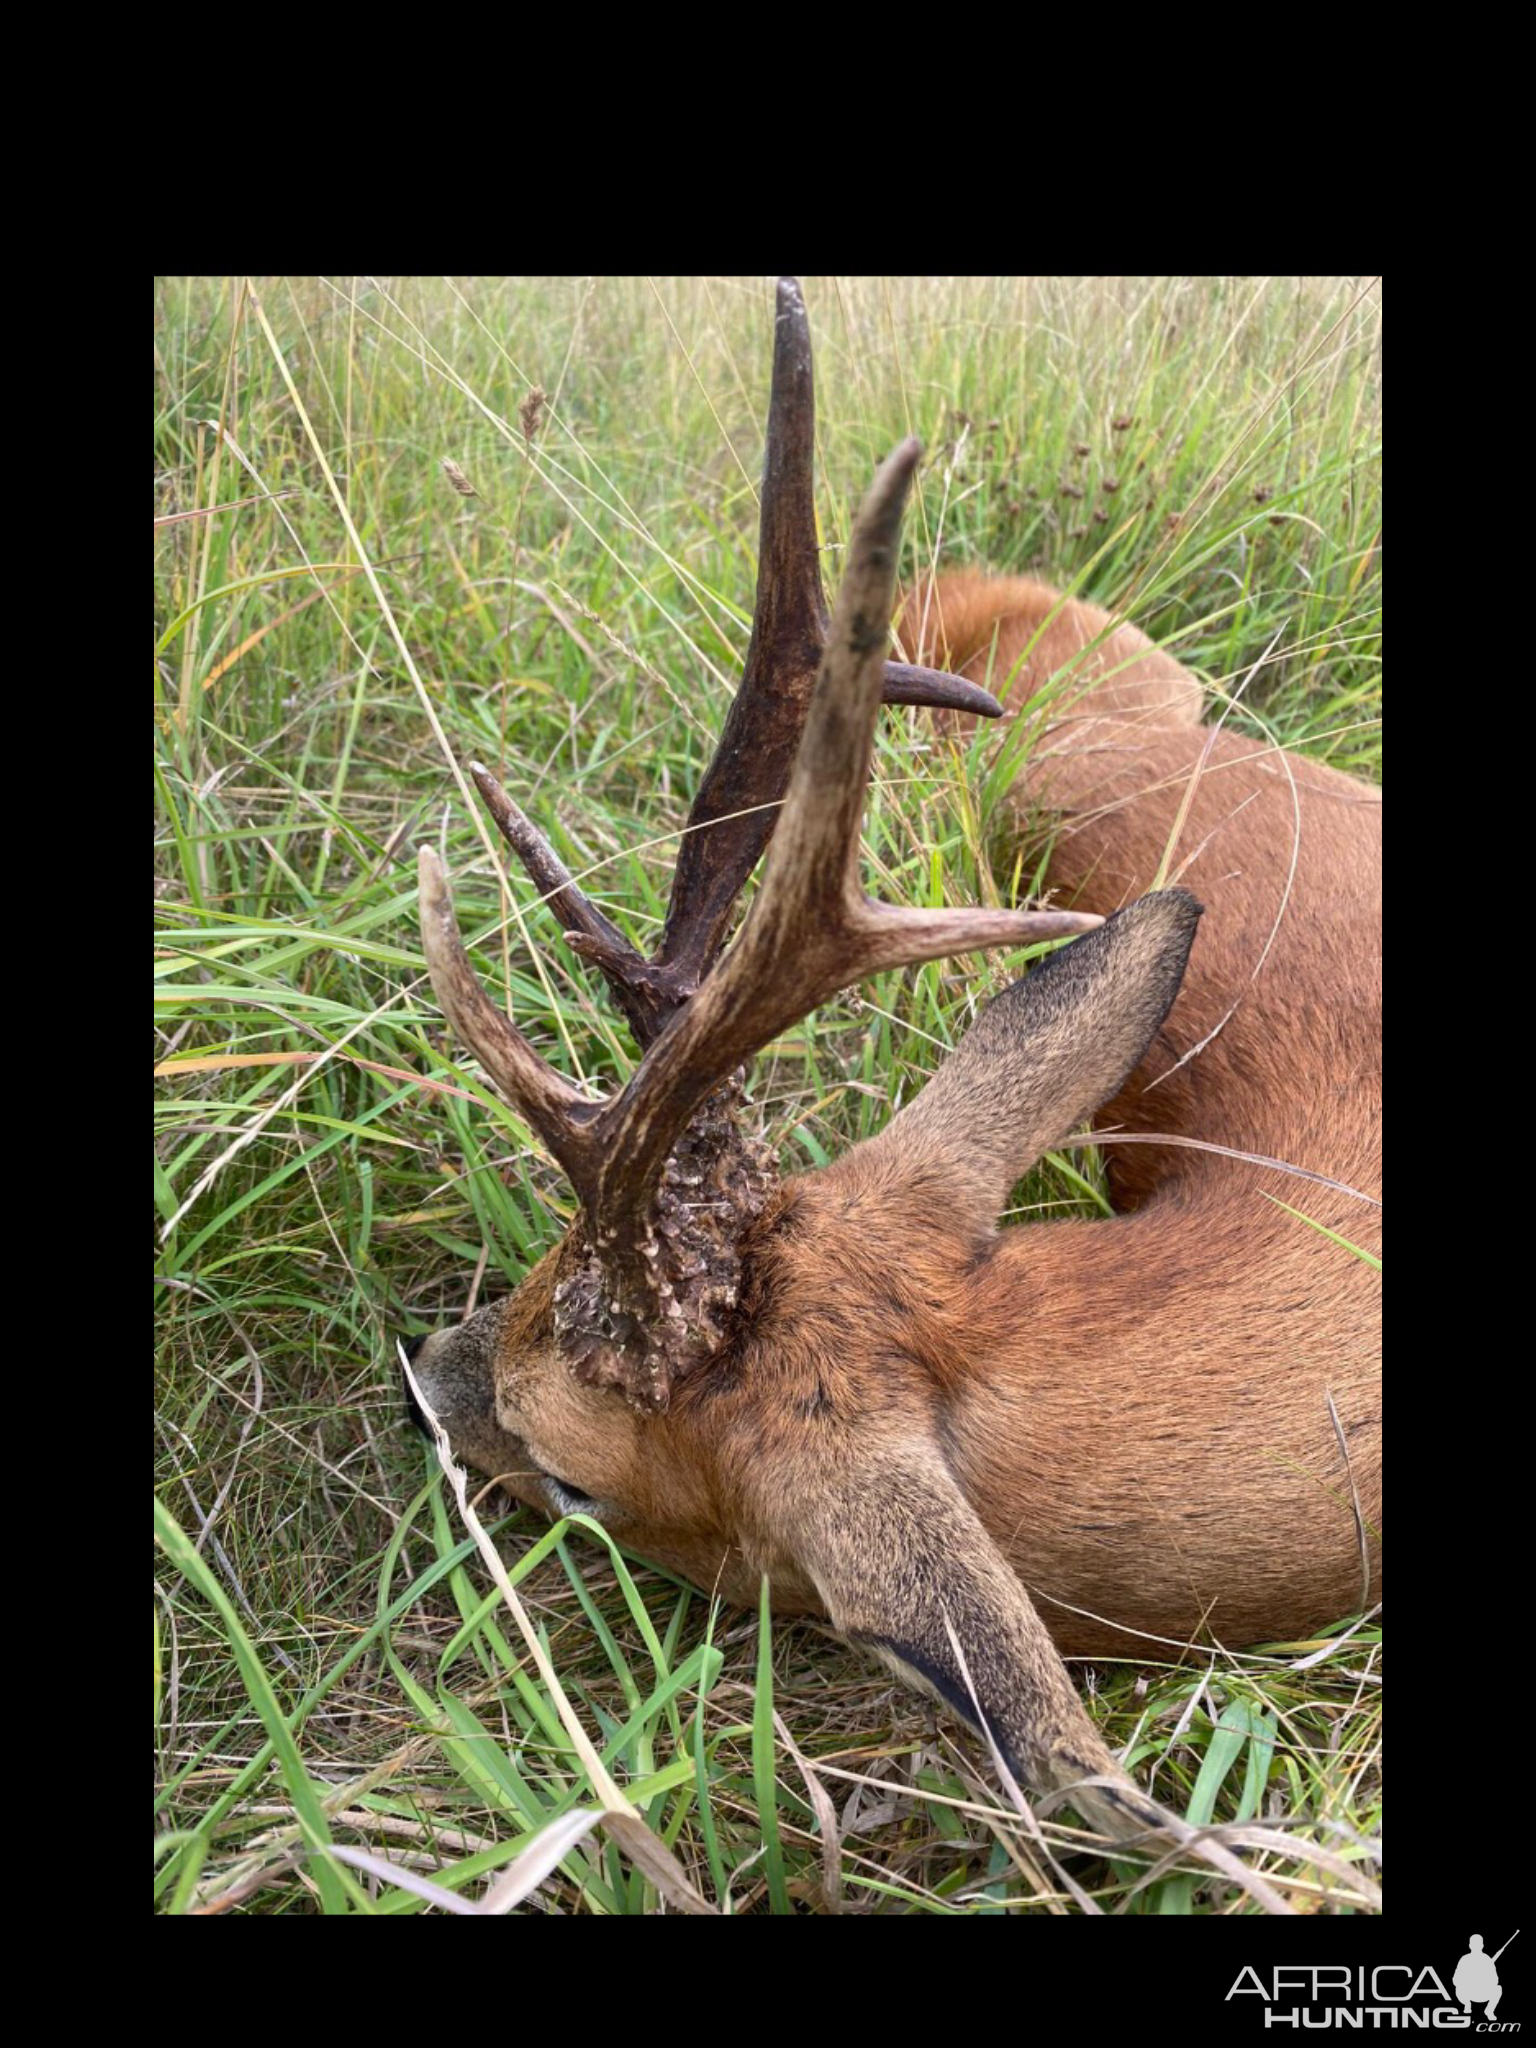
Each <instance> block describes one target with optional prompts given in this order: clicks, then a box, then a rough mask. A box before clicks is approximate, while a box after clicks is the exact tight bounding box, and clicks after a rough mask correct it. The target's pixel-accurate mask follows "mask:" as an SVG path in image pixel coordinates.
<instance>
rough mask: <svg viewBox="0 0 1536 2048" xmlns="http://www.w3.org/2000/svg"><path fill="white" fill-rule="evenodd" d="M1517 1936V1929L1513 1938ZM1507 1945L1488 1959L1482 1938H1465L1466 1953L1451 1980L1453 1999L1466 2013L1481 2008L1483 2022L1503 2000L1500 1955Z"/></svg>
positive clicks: (1478, 1935) (1510, 1938)
mask: <svg viewBox="0 0 1536 2048" xmlns="http://www.w3.org/2000/svg"><path fill="white" fill-rule="evenodd" d="M1519 1932H1520V1930H1519V1928H1518V1927H1517V1928H1516V1929H1515V1934H1518V1933H1519ZM1515 1934H1512V1935H1511V1936H1510V1937H1509V1941H1513V1940H1514V1938H1515ZM1509 1941H1506V1942H1505V1944H1504V1948H1501V1949H1499V1950H1497V1951H1496V1953H1495V1954H1493V1955H1491V1956H1490V1955H1485V1954H1484V1953H1483V1937H1482V1936H1481V1935H1480V1934H1472V1935H1468V1937H1467V1952H1466V1954H1465V1955H1464V1956H1463V1957H1462V1959H1461V1961H1460V1962H1459V1963H1458V1964H1457V1965H1456V1974H1455V1976H1454V1977H1453V1978H1452V1979H1451V1982H1452V1984H1453V1985H1454V1986H1455V1989H1456V1996H1457V1997H1458V1998H1459V1999H1460V2000H1461V2009H1462V2011H1463V2012H1466V2013H1469V2012H1471V2010H1472V2008H1473V2006H1474V2005H1481V2006H1482V2008H1483V2018H1484V2019H1485V2020H1491V2019H1493V2018H1494V2016H1495V2015H1496V2014H1497V2012H1498V2010H1499V2000H1500V1999H1501V1998H1502V1997H1503V1996H1504V1992H1503V1988H1502V1987H1501V1985H1500V1983H1499V1957H1500V1956H1501V1955H1503V1953H1504V1949H1505V1948H1508V1947H1509Z"/></svg>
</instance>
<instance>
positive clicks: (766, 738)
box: [654, 277, 827, 999]
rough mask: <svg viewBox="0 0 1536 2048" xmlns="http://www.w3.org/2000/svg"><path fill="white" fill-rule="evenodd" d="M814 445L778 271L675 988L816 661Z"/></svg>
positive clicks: (797, 300)
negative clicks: (761, 431) (763, 418)
mask: <svg viewBox="0 0 1536 2048" xmlns="http://www.w3.org/2000/svg"><path fill="white" fill-rule="evenodd" d="M815 450H816V386H815V377H814V371H813V367H812V359H811V329H810V322H809V321H808V320H807V318H806V312H805V300H804V298H803V297H802V296H801V292H800V286H799V284H798V282H797V281H796V280H795V279H794V278H792V277H781V278H780V279H779V284H778V295H777V310H776V317H775V320H774V329H773V381H772V386H771V390H770V394H769V399H768V437H767V446H766V449H765V451H764V456H763V487H762V502H761V514H760V517H759V522H758V547H757V595H756V599H755V601H754V604H753V611H752V638H751V640H750V642H749V643H748V647H747V659H746V666H745V667H744V668H743V670H742V676H741V683H740V686H739V687H738V689H737V691H736V695H735V697H734V698H733V699H732V700H731V708H730V711H729V712H728V713H727V715H726V720H725V725H724V728H723V729H722V731H721V734H720V742H719V745H718V746H717V747H716V749H715V757H714V759H713V760H712V761H711V762H710V764H709V768H708V770H707V772H706V773H705V776H704V780H703V782H702V783H701V784H700V785H699V791H698V795H697V796H696V797H695V798H694V802H693V809H692V810H691V811H690V812H689V814H688V827H687V831H686V832H685V834H684V837H683V843H682V847H681V849H680V851H679V854H678V860H677V868H676V871H675V873H674V875H673V877H672V897H671V901H670V903H669V904H668V906H667V922H666V927H665V929H664V931H663V933H662V938H661V944H660V946H659V947H658V948H657V950H656V953H655V956H654V964H655V966H656V968H657V969H659V970H666V971H668V974H669V979H670V981H671V983H672V986H673V989H674V991H675V994H676V996H677V997H678V998H679V999H684V998H686V997H687V996H688V995H689V994H691V993H692V990H693V989H694V988H695V987H697V985H698V984H699V982H700V981H702V980H703V978H704V976H705V974H706V973H707V972H708V970H709V967H710V964H711V962H712V961H713V959H714V957H715V955H716V953H717V952H718V951H719V949H720V944H721V941H722V940H723V938H724V936H725V931H726V927H727V925H728V924H729V922H730V917H731V910H732V907H733V905H734V904H735V901H736V898H737V896H738V895H740V893H741V889H742V885H743V884H744V883H745V881H746V879H747V877H748V876H749V875H750V874H751V872H752V870H753V868H755V867H756V865H757V863H758V860H759V858H760V857H761V855H762V851H763V848H764V847H765V846H766V845H767V844H768V840H769V838H770V836H771V834H772V832H773V828H774V824H775V822H776V817H777V810H776V806H777V804H778V801H779V799H780V798H781V797H782V796H783V794H784V790H785V787H786V785H787V784H788V781H789V776H790V771H791V769H792V768H793V766H794V759H795V747H796V745H797V743H798V741H799V738H800V731H801V728H802V726H803V725H804V723H805V712H806V706H807V705H808V704H809V702H810V695H811V689H812V687H813V685H814V683H815V680H816V668H817V664H818V663H819V661H820V660H821V649H822V644H823V641H824V640H825V638H826V630H827V605H826V599H825V597H824V596H823V594H822V588H821V569H820V566H819V563H818V560H817V553H816V506H815V499H814V497H813V495H812V477H813V466H814V459H815ZM770 806H771V807H773V808H770Z"/></svg>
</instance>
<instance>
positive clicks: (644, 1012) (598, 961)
mask: <svg viewBox="0 0 1536 2048" xmlns="http://www.w3.org/2000/svg"><path fill="white" fill-rule="evenodd" d="M469 772H470V774H471V775H472V776H473V777H474V778H475V785H476V787H477V788H478V789H479V791H480V794H481V796H482V797H484V799H485V807H486V809H487V810H488V811H489V812H490V814H491V816H492V817H493V818H494V819H495V821H496V825H497V829H498V830H499V831H500V833H501V836H502V838H503V839H505V840H506V842H507V844H508V846H510V847H511V849H512V851H513V852H514V853H515V854H516V855H517V857H518V859H519V860H520V861H521V862H522V864H523V866H524V867H525V868H526V869H527V871H528V873H529V875H530V876H531V877H532V879H533V882H534V886H535V887H536V888H537V889H538V890H539V891H540V892H541V893H542V895H543V897H544V899H545V901H546V902H547V903H548V905H549V908H550V909H551V911H553V913H554V915H555V916H556V917H557V918H559V920H560V926H561V929H562V930H563V932H564V933H565V938H566V943H567V944H568V945H569V946H570V948H571V950H572V951H573V952H574V953H579V954H580V955H581V957H582V959H584V960H590V961H592V962H593V964H594V965H595V966H596V967H597V968H598V969H599V971H600V972H601V973H602V976H603V978H604V980H605V981H606V982H607V984H608V986H609V988H610V989H611V990H612V991H613V999H614V1001H615V1002H616V1003H617V1004H618V1006H619V1009H620V1010H621V1011H622V1013H623V1015H624V1016H625V1018H626V1019H627V1020H628V1023H629V1027H630V1029H631V1030H632V1031H633V1032H634V1034H635V1036H636V1038H637V1039H638V1040H639V1041H640V1043H641V1045H649V1044H650V1042H651V1040H652V1039H653V1038H654V1037H655V1036H656V1034H657V1032H658V1031H659V1030H660V1029H661V1027H662V1025H663V1024H664V1023H665V1022H666V1021H667V1018H668V1016H669V1015H670V1014H671V1006H670V1005H669V1004H667V1003H666V1002H665V1001H664V1000H662V999H661V998H660V997H658V996H657V995H656V994H654V993H653V992H652V991H651V990H650V989H649V988H647V987H646V986H645V975H646V973H647V969H648V963H647V961H646V959H645V956H644V954H642V953H637V952H636V950H635V948H634V947H633V946H632V945H631V944H630V943H629V941H628V939H626V938H625V936H624V934H623V933H622V932H621V931H620V930H619V928H618V926H617V925H616V924H614V923H613V922H612V921H611V920H610V919H609V918H607V917H605V916H604V915H603V913H602V911H600V910H599V909H598V907H597V905H596V904H595V903H593V902H592V901H591V900H590V898H589V897H587V896H585V895H583V893H582V891H581V889H580V887H579V886H578V885H577V882H576V879H575V877H574V876H573V875H572V874H571V871H570V869H569V868H567V866H566V865H565V863H564V861H563V860H561V858H560V856H559V854H557V853H556V852H555V849H554V848H553V847H552V846H551V845H550V843H549V841H548V840H547V839H546V838H545V837H544V835H543V833H542V832H541V831H540V830H539V829H538V827H537V826H536V825H535V824H534V823H533V821H532V819H531V818H529V816H528V814H527V813H526V812H525V811H524V810H523V809H522V808H521V807H520V806H519V805H518V804H516V803H515V802H514V801H513V799H512V798H511V797H510V796H509V795H508V794H507V792H506V790H504V789H503V788H502V786H501V784H500V783H499V782H498V781H497V780H496V778H495V776H494V775H493V774H492V773H491V771H490V770H489V769H488V768H484V767H482V766H481V764H480V763H479V762H478V761H471V762H470V764H469Z"/></svg>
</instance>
